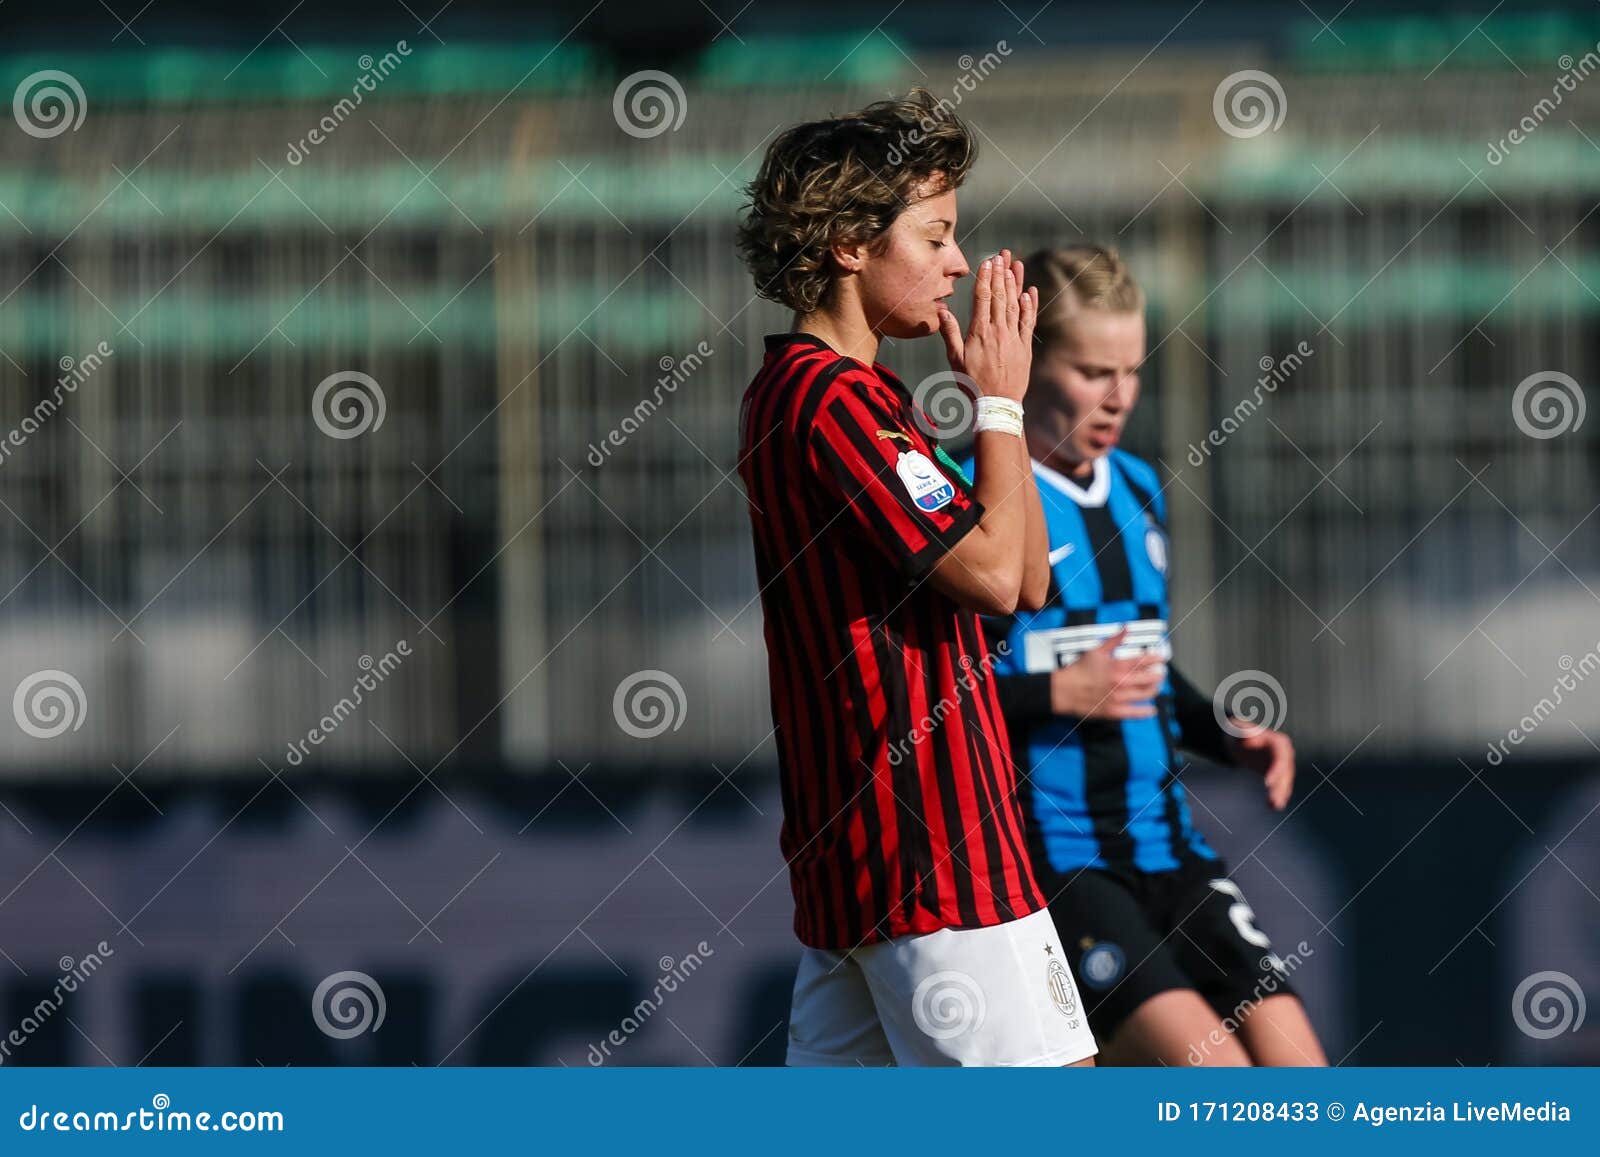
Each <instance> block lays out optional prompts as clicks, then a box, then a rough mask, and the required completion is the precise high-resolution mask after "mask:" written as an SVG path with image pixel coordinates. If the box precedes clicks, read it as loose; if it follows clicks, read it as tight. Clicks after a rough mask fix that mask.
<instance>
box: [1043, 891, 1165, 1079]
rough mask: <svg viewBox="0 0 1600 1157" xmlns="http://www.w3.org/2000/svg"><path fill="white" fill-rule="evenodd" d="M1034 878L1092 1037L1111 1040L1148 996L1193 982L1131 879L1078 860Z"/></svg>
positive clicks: (1149, 997) (1148, 998) (1104, 1040)
mask: <svg viewBox="0 0 1600 1157" xmlns="http://www.w3.org/2000/svg"><path fill="white" fill-rule="evenodd" d="M1036 870H1037V869H1036ZM1039 882H1040V885H1041V886H1042V887H1043V888H1044V892H1045V895H1046V896H1048V897H1050V914H1051V916H1052V917H1054V919H1055V924H1056V931H1057V932H1058V933H1059V934H1060V936H1061V940H1062V943H1064V944H1065V945H1066V947H1067V959H1068V963H1069V964H1070V965H1071V967H1072V969H1073V972H1074V974H1075V975H1076V976H1077V979H1078V983H1079V990H1080V992H1081V993H1082V994H1083V1000H1084V1004H1085V1005H1086V1006H1087V1008H1088V1011H1089V1026H1090V1028H1092V1029H1093V1030H1094V1035H1095V1037H1096V1039H1098V1040H1099V1041H1101V1042H1102V1043H1104V1042H1106V1041H1109V1040H1111V1039H1112V1038H1113V1037H1115V1035H1116V1033H1117V1030H1118V1029H1120V1028H1121V1027H1122V1025H1123V1023H1124V1022H1126V1021H1127V1019H1128V1018H1129V1017H1130V1016H1132V1015H1133V1013H1134V1010H1135V1009H1138V1008H1140V1007H1141V1006H1143V1005H1144V1004H1145V1003H1146V1002H1148V1001H1149V1000H1150V999H1151V998H1152V997H1155V996H1158V995H1160V994H1161V993H1163V992H1170V991H1173V990H1175V989H1186V988H1190V987H1192V986H1191V984H1190V982H1189V979H1188V978H1187V977H1186V976H1185V975H1184V974H1183V971H1182V969H1181V968H1179V966H1178V964H1177V961H1176V960H1175V959H1174V957H1173V954H1172V945H1171V944H1170V943H1167V942H1166V941H1164V939H1163V936H1162V933H1161V932H1160V931H1159V930H1158V928H1157V925H1156V922H1155V921H1154V919H1153V918H1152V917H1151V916H1150V915H1149V914H1148V913H1147V912H1146V911H1145V909H1144V907H1143V904H1142V903H1141V900H1140V899H1139V896H1138V895H1137V894H1136V893H1137V889H1136V887H1135V883H1134V882H1133V881H1130V880H1128V879H1126V878H1125V877H1123V876H1121V875H1119V874H1114V873H1111V872H1105V871H1101V870H1099V869H1096V868H1085V869H1082V870H1079V871H1075V872H1063V873H1058V872H1055V871H1053V870H1050V869H1045V870H1043V871H1040V872H1039ZM1102 1063H1107V1062H1105V1061H1102Z"/></svg>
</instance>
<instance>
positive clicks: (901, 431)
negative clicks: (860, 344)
mask: <svg viewBox="0 0 1600 1157" xmlns="http://www.w3.org/2000/svg"><path fill="white" fill-rule="evenodd" d="M897 402H898V399H897V398H896V397H895V396H894V395H892V394H891V393H890V390H889V387H887V386H885V385H883V384H882V383H880V382H878V381H876V380H875V379H873V378H870V377H868V376H867V375H866V373H865V372H864V371H860V372H846V373H842V374H839V375H838V376H837V377H835V378H834V379H833V381H831V382H830V383H829V384H828V385H827V387H826V392H825V394H824V395H823V397H822V399H821V401H820V403H819V404H818V406H817V408H816V412H815V417H814V418H813V420H812V422H811V425H810V427H809V429H808V430H806V431H805V438H806V458H807V463H808V465H809V467H810V469H809V471H808V473H809V475H810V478H809V479H808V480H807V481H808V484H810V485H814V486H815V487H817V488H818V489H819V490H820V491H821V492H822V494H823V495H824V497H825V498H826V499H827V500H829V501H830V502H831V503H836V504H838V505H839V506H840V507H841V510H840V513H839V517H841V518H845V519H849V520H850V521H851V522H852V523H853V525H854V527H855V529H856V530H857V531H859V532H860V533H861V535H862V536H863V537H864V538H865V539H866V540H867V541H868V542H869V543H871V544H872V545H873V546H874V547H876V548H877V549H878V551H879V552H881V553H882V554H883V555H884V556H885V558H886V559H887V560H888V561H889V562H890V563H892V564H893V565H894V566H896V567H898V568H899V569H900V570H901V571H902V572H904V573H905V574H906V576H907V577H908V578H911V579H916V578H920V577H921V576H922V575H924V574H926V573H927V571H928V570H929V569H930V568H932V566H933V564H934V563H936V562H937V561H938V560H939V559H940V558H942V557H943V556H944V554H945V552H947V551H948V550H949V549H950V548H951V547H953V546H955V544H956V543H958V542H960V541H961V539H962V537H963V536H965V535H966V534H967V533H968V532H969V531H971V529H972V528H973V527H974V526H976V525H977V524H978V520H979V519H980V518H981V517H982V516H983V506H982V504H981V503H979V502H978V501H977V500H976V499H975V498H974V497H973V496H972V495H971V494H970V493H969V492H968V491H967V488H966V486H965V483H964V480H962V479H960V478H956V477H952V476H951V474H952V472H951V471H950V470H949V469H948V468H947V467H944V466H941V465H940V464H939V462H938V461H937V458H936V455H935V452H934V447H933V444H932V443H930V442H929V441H928V439H927V437H926V436H925V435H924V434H923V433H922V431H921V430H920V429H919V428H918V427H917V424H916V423H915V422H914V421H912V420H910V419H911V415H910V410H909V407H908V406H906V405H902V404H897Z"/></svg>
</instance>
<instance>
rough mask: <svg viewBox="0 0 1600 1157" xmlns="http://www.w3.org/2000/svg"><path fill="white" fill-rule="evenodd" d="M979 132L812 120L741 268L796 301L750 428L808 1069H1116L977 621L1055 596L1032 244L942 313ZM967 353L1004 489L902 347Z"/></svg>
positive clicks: (764, 368)
mask: <svg viewBox="0 0 1600 1157" xmlns="http://www.w3.org/2000/svg"><path fill="white" fill-rule="evenodd" d="M974 156H975V141H974V140H973V138H972V136H971V135H970V133H969V130H968V129H967V127H966V126H965V125H963V124H962V123H961V122H960V120H958V119H957V118H956V117H955V116H953V115H952V114H951V113H950V112H949V111H948V109H946V108H943V107H941V106H940V105H939V104H938V103H936V102H935V101H934V99H933V98H932V96H930V95H929V94H928V93H927V92H925V91H922V90H914V91H913V92H912V93H911V95H910V96H909V97H908V98H907V99H905V100H894V101H882V102H879V103H877V104H874V105H871V106H869V107H868V108H866V109H864V110H862V111H860V112H858V113H855V114H852V115H849V116H842V117H837V118H834V119H830V120H823V121H816V122H813V123H809V124H802V125H798V126H796V127H794V128H791V129H789V130H788V131H786V132H784V133H782V134H781V135H780V136H778V137H777V138H776V139H775V140H774V141H773V143H772V144H771V146H770V147H769V148H768V150H767V153H766V157H765V159H764V160H763V162H762V164H761V168H760V171H759V173H758V175H757V176H756V178H755V180H754V181H753V182H752V183H751V185H750V187H749V193H750V205H749V209H748V212H747V214H746V216H745V218H744V220H743V222H742V223H741V227H740V234H739V243H740V249H741V253H742V255H743V257H744V259H745V261H746V263H747V264H748V265H749V267H750V269H751V272H752V273H753V274H754V276H755V281H756V289H757V292H759V293H760V294H761V295H763V296H765V297H769V298H772V299H774V300H776V301H779V302H781V303H782V304H784V305H787V306H788V307H790V308H791V309H793V310H794V312H795V316H794V319H793V324H792V326H791V330H790V332H787V333H779V334H773V335H770V336H769V337H768V338H767V339H766V350H765V359H764V360H763V362H762V365H761V368H760V370H759V371H758V372H757V374H756V376H755V380H754V381H753V382H752V383H751V384H750V388H749V390H748V391H747V393H746V394H745V398H744V403H743V406H742V408H741V413H740V456H739V472H740V475H741V477H742V478H743V480H744V484H745V488H746V493H747V495H748V498H749V509H750V519H751V528H752V532H753V538H754V545H755V555H756V571H757V576H758V579H759V581H760V585H761V604H762V611H763V615H764V617H765V637H766V644H767V652H768V660H769V670H770V676H771V692H772V713H773V720H774V723H775V724H776V736H777V751H778V765H779V773H780V779H781V786H782V793H783V804H784V823H783V831H782V838H781V843H782V849H783V853H784V856H785V858H786V860H787V861H788V864H789V869H790V881H791V886H792V890H793V893H794V898H795V905H796V913H795V930H796V933H797V935H798V936H799V939H800V941H801V942H802V944H804V945H805V951H804V954H803V956H802V960H801V964H800V969H799V973H798V976H797V977H796V980H795V990H794V1003H793V1008H792V1012H791V1016H790V1027H789V1050H788V1059H789V1062H790V1063H791V1064H853V1063H858V1062H859V1063H866V1064H888V1063H899V1064H947V1065H948V1064H990V1065H1059V1064H1077V1063H1092V1061H1091V1058H1092V1057H1093V1054H1094V1052H1095V1045H1094V1039H1093V1037H1092V1035H1091V1034H1090V1031H1089V1028H1088V1023H1087V1020H1086V1018H1085V1016H1084V1013H1083V1009H1082V1005H1081V1002H1080V1000H1079V998H1078V994H1077V991H1076V989H1075V987H1074V985H1073V981H1072V977H1071V974H1070V972H1069V971H1068V969H1067V968H1066V966H1065V964H1064V960H1063V957H1064V953H1063V950H1062V946H1061V942H1060V940H1059V939H1058V937H1057V936H1056V931H1055V927H1054V925H1053V924H1052V922H1051V917H1050V913H1049V910H1048V909H1047V907H1046V906H1045V901H1044V897H1043V895H1042V894H1041V893H1040V890H1039V886H1038V884H1037V883H1036V882H1035V879H1034V876H1033V871H1032V868H1031V866H1030V863H1029V860H1028V854H1027V850H1026V847H1025V843H1024V838H1023V832H1022V815H1021V812H1020V810H1019V807H1018V804H1017V801H1016V797H1015V794H1014V790H1013V789H1014V779H1013V775H1012V769H1011V766H1010V763H1009V756H1008V746H1009V742H1008V739H1007V736H1006V732H1005V723H1004V720H1003V719H1002V718H1001V715H1000V707H999V702H998V700H997V698H996V694H995V690H994V687H993V685H992V681H991V680H989V679H988V678H987V670H986V667H985V665H984V663H983V659H984V656H985V655H986V654H987V649H986V645H985V640H984V638H983V631H982V627H981V626H980V624H979V622H978V612H980V611H981V612H986V613H998V614H1007V613H1010V612H1012V611H1014V610H1016V609H1017V608H1018V607H1019V606H1021V607H1037V606H1038V605H1040V602H1041V600H1042V599H1043V598H1044V595H1045V589H1046V585H1047V581H1048V574H1047V571H1048V564H1047V562H1046V560H1045V539H1044V528H1043V521H1042V517H1043V516H1042V513H1041V510H1040V506H1039V497H1038V491H1037V489H1036V488H1035V486H1034V483H1033V480H1032V475H1031V472H1030V471H1029V470H1028V466H1027V463H1028V458H1027V454H1026V453H1025V452H1024V449H1023V441H1022V437H1021V433H1022V426H1021V418H1022V414H1021V404H1020V399H1021V397H1022V394H1023V391H1024V390H1025V389H1026V387H1027V383H1028V366H1029V359H1030V356H1031V355H1030V349H1031V342H1032V337H1033V323H1034V318H1035V316H1036V313H1037V308H1038V299H1037V295H1035V294H1030V293H1025V292H1023V289H1022V278H1023V269H1022V263H1021V262H1018V261H1013V260H1012V259H1011V256H1010V253H1009V251H1002V252H1001V254H1000V255H998V256H996V257H993V258H990V259H988V260H986V261H984V262H983V263H982V264H981V265H980V266H979V268H978V271H977V274H976V278H975V286H974V290H973V317H972V323H971V327H970V329H969V330H968V331H967V333H966V334H964V335H963V334H962V332H961V330H960V327H959V325H958V324H957V322H956V320H955V318H954V316H953V315H952V314H951V313H950V311H949V310H948V309H947V308H946V307H945V305H944V299H945V298H947V297H949V296H951V294H952V293H953V292H954V288H955V282H956V280H957V279H958V278H961V277H965V276H966V275H967V274H968V273H970V272H971V270H970V269H969V268H968V266H967V263H966V260H965V258H964V257H963V256H962V254H961V249H960V248H959V246H957V244H956V243H955V239H954V238H955V228H956V190H957V188H958V187H959V186H960V185H961V183H962V181H963V180H964V178H965V177H966V175H967V172H968V170H969V168H970V167H971V165H972V162H973V159H974ZM934 333H940V334H941V335H942V336H943V339H944V342H945V346H946V352H947V354H948V357H949V360H950V364H951V367H952V368H953V369H954V370H956V371H958V372H960V373H962V374H964V375H967V376H968V377H969V378H970V379H971V380H973V381H974V382H976V385H977V389H978V390H979V392H980V395H981V396H980V397H979V398H978V400H977V412H978V421H977V429H978V431H979V433H978V434H977V457H978V463H979V471H980V477H981V482H980V483H979V484H978V485H977V486H976V487H972V486H970V485H969V484H968V483H967V481H966V479H965V478H964V477H963V476H962V475H961V473H960V471H959V470H958V469H956V468H955V466H954V463H953V462H952V461H951V460H950V459H949V457H948V455H946V454H944V452H943V451H942V450H941V449H940V447H939V446H938V445H937V443H936V440H935V439H934V438H932V437H930V436H929V434H928V433H927V431H928V430H930V429H931V428H932V427H931V425H930V424H929V422H928V420H927V418H926V415H924V414H922V413H921V412H920V411H919V410H918V409H917V408H916V406H915V405H914V403H913V401H912V398H911V395H910V393H909V392H908V391H907V389H906V387H905V385H904V384H903V383H902V382H901V380H900V379H899V378H898V377H896V376H895V375H894V373H893V372H891V371H890V370H889V369H888V368H887V367H885V366H883V365H881V364H879V363H878V362H877V360H876V359H877V354H878V347H879V343H880V342H881V341H882V339H883V338H885V337H888V338H899V339H908V338H916V337H924V336H931V335H933V334H934Z"/></svg>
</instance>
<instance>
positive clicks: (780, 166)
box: [738, 88, 978, 313]
mask: <svg viewBox="0 0 1600 1157" xmlns="http://www.w3.org/2000/svg"><path fill="white" fill-rule="evenodd" d="M952 107H953V106H952V105H951V103H950V102H949V101H948V100H943V101H941V100H936V99H935V98H934V96H933V94H932V93H930V92H929V91H928V90H927V89H925V88H913V89H912V90H911V91H910V93H908V94H907V95H906V97H905V98H904V99H903V100H881V101H877V102H876V103H874V104H870V105H868V106H867V107H866V108H864V109H862V110H861V111H860V112H854V113H850V114H848V115H846V116H839V117H832V118H830V119H828V120H820V121H810V122H807V123H805V124H800V125H795V126H794V127H792V128H789V129H786V130H784V131H783V132H782V133H780V134H779V135H778V137H777V138H776V139H775V140H774V141H773V142H772V144H770V145H769V146H767V153H766V156H765V157H764V158H762V161H761V168H760V171H759V172H757V174H756V177H755V180H753V181H751V182H750V183H749V184H748V185H746V186H745V192H746V194H747V195H748V197H749V201H748V203H747V208H746V212H745V214H744V216H743V218H742V219H741V221H740V223H739V236H738V245H739V253H740V256H741V257H742V258H743V259H744V263H745V265H747V266H748V267H749V269H750V272H751V274H752V275H753V276H754V277H755V282H756V292H757V293H758V294H759V295H760V296H762V297H765V298H768V299H770V300H772V301H777V302H781V303H782V304H784V305H787V306H788V307H789V308H790V309H793V310H795V311H797V312H799V313H810V312H812V311H813V310H815V309H816V308H817V307H818V306H819V305H821V304H822V303H823V302H825V301H826V300H828V297H829V294H830V292H831V290H832V287H833V285H834V270H833V268H832V265H831V263H830V262H829V260H828V252H829V249H830V247H831V246H833V245H837V244H863V243H864V244H867V245H869V246H879V247H881V246H882V245H883V244H884V243H885V242H886V236H885V235H886V234H887V233H888V231H889V226H890V225H892V224H893V223H894V219H895V217H897V216H898V215H899V214H900V213H901V211H902V210H904V209H905V208H906V207H907V206H908V205H909V204H910V203H911V201H912V200H913V199H915V198H916V197H917V195H918V193H919V192H923V193H924V194H925V195H926V194H929V193H940V192H944V191H945V190H948V189H954V188H957V187H959V186H960V184H961V183H962V182H963V181H964V180H966V177H967V173H968V172H969V171H970V170H971V168H972V164H973V162H974V161H975V160H976V159H977V156H978V142H977V140H976V138H975V137H974V136H973V135H972V133H971V131H970V130H968V128H967V126H966V125H965V124H963V123H962V122H961V119H960V118H959V117H957V116H956V115H955V114H954V112H952V111H951V109H952ZM930 179H932V180H934V181H935V182H936V183H935V184H934V186H933V187H932V188H931V189H928V190H923V189H922V186H923V184H924V182H927V181H929V180H930Z"/></svg>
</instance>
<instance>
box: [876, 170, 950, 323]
mask: <svg viewBox="0 0 1600 1157" xmlns="http://www.w3.org/2000/svg"><path fill="white" fill-rule="evenodd" d="M930 186H932V187H937V184H936V182H933V181H929V182H927V183H925V184H924V185H923V190H926V189H928V188H929V187H930ZM955 232H956V191H955V190H954V189H946V190H945V191H944V192H940V193H934V194H933V195H932V196H921V197H920V198H919V199H917V200H914V201H912V202H911V205H910V206H909V207H908V208H906V209H905V210H903V211H902V212H901V214H900V215H899V216H898V217H896V218H895V221H894V224H893V225H891V226H890V227H889V232H888V234H887V236H886V237H885V239H884V242H885V243H884V246H883V249H882V251H881V252H878V253H875V254H873V255H871V256H870V257H868V258H867V260H866V261H865V262H864V263H863V265H862V267H861V274H860V287H861V303H862V306H863V308H864V310H865V312H866V316H867V324H868V325H869V326H871V327H872V329H873V330H875V331H877V332H878V333H881V334H882V335H883V336H885V337H893V338H913V337H925V336H927V335H928V334H931V333H936V332H937V331H938V329H939V307H938V302H939V301H941V300H942V299H944V298H948V297H950V296H951V295H952V294H953V293H955V289H956V280H957V279H958V278H961V277H965V276H966V275H967V274H968V273H970V272H971V270H970V269H968V268H967V260H966V258H965V257H963V256H962V255H961V247H960V246H958V245H957V244H956V241H955Z"/></svg>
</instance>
